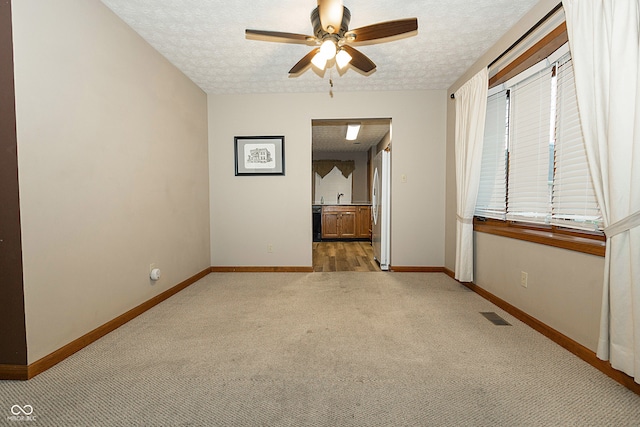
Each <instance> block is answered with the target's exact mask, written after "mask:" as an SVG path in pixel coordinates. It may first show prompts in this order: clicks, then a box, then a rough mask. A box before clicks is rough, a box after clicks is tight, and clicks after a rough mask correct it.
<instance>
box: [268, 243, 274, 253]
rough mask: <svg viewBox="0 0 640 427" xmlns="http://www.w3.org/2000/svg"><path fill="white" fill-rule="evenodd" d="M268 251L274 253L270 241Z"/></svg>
mask: <svg viewBox="0 0 640 427" xmlns="http://www.w3.org/2000/svg"><path fill="white" fill-rule="evenodd" d="M267 252H268V253H270V254H271V253H273V244H271V243H269V244H268V245H267Z"/></svg>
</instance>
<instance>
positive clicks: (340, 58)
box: [245, 0, 418, 75]
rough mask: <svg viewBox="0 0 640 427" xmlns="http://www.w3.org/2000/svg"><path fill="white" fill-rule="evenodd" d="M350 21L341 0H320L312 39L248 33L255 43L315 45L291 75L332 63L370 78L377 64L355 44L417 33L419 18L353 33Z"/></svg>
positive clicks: (381, 24)
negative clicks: (348, 66)
mask: <svg viewBox="0 0 640 427" xmlns="http://www.w3.org/2000/svg"><path fill="white" fill-rule="evenodd" d="M350 20H351V12H350V11H349V9H347V8H346V7H344V6H343V4H342V0H318V7H316V8H315V9H313V10H312V11H311V24H312V25H313V34H314V35H313V36H308V35H304V34H295V33H283V32H279V31H263V30H245V34H246V37H247V38H248V39H252V40H262V41H272V42H280V43H296V44H306V45H308V46H316V47H315V49H313V50H312V51H311V52H309V53H308V54H306V55H305V56H304V57H303V58H302V59H301V60H300V61H298V63H297V64H296V65H294V66H293V68H291V69H290V70H289V74H290V75H296V74H299V73H301V72H302V71H304V70H306V68H307V67H308V66H309V65H310V64H313V65H314V66H316V67H318V68H319V69H320V70H324V69H325V68H326V67H327V64H329V65H330V66H332V65H333V62H332V61H335V64H336V65H337V67H338V69H339V70H341V71H342V70H344V69H345V67H346V66H347V65H349V64H351V66H352V67H354V68H356V69H358V70H360V71H362V72H363V73H365V74H367V75H368V74H370V73H371V72H373V70H375V68H376V64H374V63H373V61H371V60H370V59H369V58H368V57H367V56H366V55H364V54H363V53H362V52H360V51H359V50H356V49H355V48H354V47H352V46H351V45H352V44H355V45H359V44H374V43H382V42H387V41H391V40H392V39H391V38H392V37H397V36H409V35H412V34H410V33H412V32H415V31H417V30H418V19H417V18H407V19H399V20H395V21H386V22H380V23H378V24H373V25H368V26H365V27H360V28H356V29H354V30H349V21H350Z"/></svg>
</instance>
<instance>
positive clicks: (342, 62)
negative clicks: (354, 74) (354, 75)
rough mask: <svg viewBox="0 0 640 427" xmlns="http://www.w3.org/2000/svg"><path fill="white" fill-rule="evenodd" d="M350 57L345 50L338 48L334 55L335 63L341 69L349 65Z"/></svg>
mask: <svg viewBox="0 0 640 427" xmlns="http://www.w3.org/2000/svg"><path fill="white" fill-rule="evenodd" d="M351 59H352V58H351V55H349V54H348V53H347V51H346V50H340V52H338V54H337V55H336V64H337V65H338V68H340V69H342V68H344V67H346V66H347V65H349V62H351Z"/></svg>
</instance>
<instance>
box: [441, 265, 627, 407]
mask: <svg viewBox="0 0 640 427" xmlns="http://www.w3.org/2000/svg"><path fill="white" fill-rule="evenodd" d="M445 273H447V274H448V275H450V276H451V277H453V272H451V271H450V270H449V271H448V272H447V271H445ZM460 283H462V284H463V285H464V286H466V287H468V288H469V289H471V290H472V291H474V292H475V293H477V294H478V295H480V296H481V297H483V298H484V299H486V300H488V301H491V302H492V303H493V304H495V305H497V306H498V307H500V308H501V309H503V310H504V311H506V312H507V313H509V314H511V315H512V316H513V317H515V318H516V319H518V320H520V321H521V322H523V323H526V324H527V325H528V326H530V327H531V328H533V329H535V330H536V331H538V332H540V333H541V334H542V335H544V336H546V337H547V338H549V339H550V340H551V341H553V342H555V343H556V344H558V345H559V346H561V347H563V348H565V349H566V350H568V351H570V352H571V353H573V354H574V355H576V356H578V357H579V358H580V359H582V360H584V361H585V362H587V363H588V364H590V365H591V366H593V367H594V368H596V369H598V370H599V371H601V372H602V373H604V374H605V375H607V376H608V377H610V378H612V379H613V380H615V381H617V382H619V383H620V384H622V385H623V386H625V387H627V388H628V389H629V390H631V391H633V392H634V393H636V394H638V395H640V384H638V383H636V382H635V381H634V379H633V377H630V376H629V375H627V374H625V373H624V372H621V371H618V370H617V369H614V368H612V367H611V364H610V363H609V362H606V361H604V360H600V359H598V357H597V356H596V354H595V353H594V352H593V351H591V350H589V349H588V348H587V347H585V346H583V345H582V344H580V343H578V342H576V341H574V340H572V339H571V338H569V337H568V336H566V335H564V334H562V333H560V332H558V331H556V330H555V329H553V328H552V327H550V326H549V325H547V324H545V323H542V322H541V321H539V320H538V319H536V318H535V317H533V316H531V315H529V314H527V313H525V312H524V311H522V310H520V309H519V308H517V307H515V306H513V305H511V304H510V303H508V302H507V301H505V300H503V299H502V298H499V297H497V296H495V295H494V294H492V293H491V292H489V291H487V290H485V289H483V288H481V287H480V286H478V285H476V284H475V283H472V282H460Z"/></svg>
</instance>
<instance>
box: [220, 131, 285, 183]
mask: <svg viewBox="0 0 640 427" xmlns="http://www.w3.org/2000/svg"><path fill="white" fill-rule="evenodd" d="M233 145H234V154H235V163H236V169H235V170H236V176H242V175H284V136H282V135H280V136H236V137H234V138H233Z"/></svg>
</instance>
